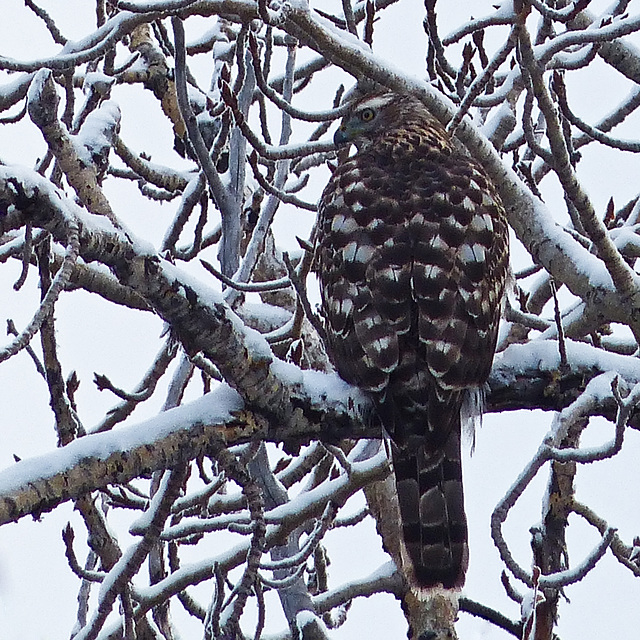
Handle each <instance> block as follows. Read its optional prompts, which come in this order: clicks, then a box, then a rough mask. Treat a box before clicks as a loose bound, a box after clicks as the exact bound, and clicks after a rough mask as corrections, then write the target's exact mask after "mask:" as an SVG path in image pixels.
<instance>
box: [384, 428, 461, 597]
mask: <svg viewBox="0 0 640 640" xmlns="http://www.w3.org/2000/svg"><path fill="white" fill-rule="evenodd" d="M393 464H394V469H395V476H396V486H397V492H398V499H399V502H400V514H401V517H402V531H403V535H404V543H405V547H406V549H407V552H408V555H409V558H410V559H411V562H412V564H413V569H414V574H415V579H416V581H417V583H418V585H420V586H422V587H432V586H435V585H437V584H442V585H443V586H444V587H445V588H448V589H449V588H453V587H460V586H462V585H463V584H464V577H465V572H466V569H467V563H468V548H467V519H466V516H465V512H464V496H463V489H462V464H461V456H460V428H459V426H458V428H453V429H452V430H451V432H450V435H449V438H448V440H447V441H446V443H445V445H444V446H443V447H441V448H438V450H436V451H435V452H434V451H433V450H429V448H428V446H427V445H425V444H420V445H419V446H418V447H416V448H412V449H411V450H409V449H407V448H400V449H396V450H395V451H394V454H393Z"/></svg>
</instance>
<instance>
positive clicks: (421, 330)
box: [316, 93, 508, 587]
mask: <svg viewBox="0 0 640 640" xmlns="http://www.w3.org/2000/svg"><path fill="white" fill-rule="evenodd" d="M335 140H336V142H338V143H341V142H353V143H355V144H356V146H357V152H356V153H355V155H353V156H351V157H350V158H348V159H347V160H345V161H344V162H342V163H341V164H340V165H339V166H338V167H337V169H336V170H335V172H334V174H333V176H332V177H331V179H330V180H329V183H328V184H327V186H326V188H325V190H324V192H323V194H322V198H321V200H320V214H319V215H320V217H319V229H318V232H319V233H318V241H317V249H316V265H317V270H318V276H319V279H320V285H321V294H322V311H323V315H324V318H325V322H326V329H327V336H328V338H327V339H328V345H327V346H328V348H329V351H330V355H331V358H332V360H333V363H334V365H335V366H336V368H337V370H338V372H339V373H340V375H341V376H342V377H343V378H344V379H345V380H346V381H348V382H350V383H352V384H354V385H357V386H358V387H360V388H362V389H364V390H366V391H368V392H369V393H370V394H371V395H372V397H373V399H374V401H375V403H376V407H377V412H378V414H379V416H380V419H381V421H382V423H383V425H384V427H385V429H386V430H387V431H388V433H389V434H390V435H391V437H392V438H393V440H394V442H395V446H394V455H393V461H394V470H395V476H396V484H397V489H398V498H399V502H400V510H401V516H402V525H403V534H404V542H405V546H406V549H407V551H408V555H409V557H410V559H411V562H412V564H413V570H414V575H415V578H416V579H417V582H418V583H419V584H421V585H423V586H431V585H435V584H439V583H440V584H443V585H444V586H445V587H453V586H459V585H461V584H462V583H463V582H464V572H465V570H466V563H467V526H466V517H465V513H464V502H463V492H462V468H461V461H460V429H461V427H460V425H461V418H460V411H461V407H462V405H463V403H464V402H465V399H466V398H467V397H468V396H469V395H470V394H472V393H473V392H474V391H475V390H478V389H480V388H481V387H482V385H483V384H484V382H485V381H486V379H487V376H488V375H489V370H490V368H491V363H492V360H493V355H494V350H495V344H496V335H497V329H498V323H499V318H500V306H501V299H502V295H503V291H504V286H505V278H506V272H507V263H508V233H507V223H506V220H505V216H504V208H503V206H502V204H501V202H500V199H499V197H498V195H497V193H496V190H495V188H494V186H493V185H492V184H491V182H490V180H489V178H488V177H487V175H486V174H485V172H484V170H483V169H482V167H481V166H480V165H479V164H478V163H477V162H476V161H475V160H473V159H472V158H471V157H469V156H468V155H467V154H466V153H465V152H464V151H462V150H460V148H459V147H456V146H455V145H454V144H453V142H452V140H451V138H450V136H449V135H448V133H447V132H446V131H445V130H444V128H443V127H442V125H441V124H440V123H439V122H438V121H437V120H436V119H435V118H434V117H433V116H432V115H431V114H430V113H429V112H428V110H427V109H426V107H425V106H424V105H423V104H422V103H421V102H420V101H419V100H417V99H416V98H414V97H412V96H409V95H397V94H393V93H378V94H375V95H370V96H367V97H365V98H363V99H361V100H360V101H358V102H357V103H356V104H355V105H354V106H353V107H352V109H351V110H350V111H349V113H347V115H346V116H345V117H344V119H343V121H342V124H341V127H340V129H339V130H338V132H337V133H336V136H335Z"/></svg>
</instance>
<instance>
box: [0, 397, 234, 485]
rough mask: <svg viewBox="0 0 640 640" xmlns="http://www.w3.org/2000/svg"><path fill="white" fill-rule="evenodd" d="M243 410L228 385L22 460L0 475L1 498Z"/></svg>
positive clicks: (223, 418)
mask: <svg viewBox="0 0 640 640" xmlns="http://www.w3.org/2000/svg"><path fill="white" fill-rule="evenodd" d="M242 406H243V402H242V399H241V398H240V396H239V395H238V394H237V393H236V392H235V391H233V390H232V389H231V388H230V387H228V386H226V385H220V386H219V387H217V388H216V389H215V390H214V391H212V392H210V393H208V394H207V395H205V396H203V397H201V398H199V399H197V400H194V401H193V402H191V403H189V404H185V405H183V406H181V407H178V408H176V409H171V410H169V411H165V412H164V413H160V414H158V416H156V417H154V418H151V419H150V420H146V421H144V422H141V423H139V424H134V425H131V426H126V427H122V428H120V429H115V430H113V431H108V432H105V433H97V434H92V435H88V436H85V437H83V438H79V439H78V440H75V441H73V442H72V443H70V444H68V445H67V446H66V447H63V448H61V449H56V450H55V451H52V452H50V453H47V454H45V455H42V456H36V457H34V458H29V459H27V460H22V461H21V462H18V463H17V464H15V465H14V466H12V467H8V468H7V469H3V470H2V471H0V495H2V496H10V495H11V494H12V493H14V492H16V491H18V490H19V489H20V488H21V487H25V486H27V485H28V484H29V483H31V482H36V481H38V480H41V479H44V478H48V477H51V476H54V475H56V474H62V473H65V472H66V471H69V470H71V469H73V467H74V466H75V465H77V464H79V463H80V462H82V460H85V459H87V458H97V459H100V460H105V459H106V458H108V457H109V456H110V455H111V454H113V453H116V452H119V451H131V450H132V449H135V448H136V447H140V446H143V445H145V444H148V443H152V442H156V441H157V440H160V439H162V438H164V437H166V436H168V435H169V434H171V433H175V432H177V431H182V430H185V429H187V430H188V429H190V428H192V427H194V426H196V425H198V424H202V423H205V422H206V423H208V424H212V423H224V422H227V421H229V420H232V418H233V416H232V412H234V411H238V410H239V409H241V408H242Z"/></svg>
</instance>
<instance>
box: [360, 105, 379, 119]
mask: <svg viewBox="0 0 640 640" xmlns="http://www.w3.org/2000/svg"><path fill="white" fill-rule="evenodd" d="M375 115H376V112H375V111H374V110H373V109H371V108H370V107H367V108H366V109H363V110H362V111H361V112H360V120H362V122H371V121H372V120H373V119H374V117H375Z"/></svg>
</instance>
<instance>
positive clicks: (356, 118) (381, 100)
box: [333, 93, 398, 149]
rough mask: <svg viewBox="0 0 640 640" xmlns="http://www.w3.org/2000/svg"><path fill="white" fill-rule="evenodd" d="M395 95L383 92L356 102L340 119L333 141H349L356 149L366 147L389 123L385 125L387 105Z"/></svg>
mask: <svg viewBox="0 0 640 640" xmlns="http://www.w3.org/2000/svg"><path fill="white" fill-rule="evenodd" d="M397 97H398V96H396V95H395V94H393V93H383V94H379V95H375V96H369V97H367V98H364V99H363V100H360V101H359V102H356V103H355V104H354V106H353V107H352V108H351V109H350V110H349V111H348V112H347V113H346V115H345V116H344V118H343V119H342V122H341V123H340V127H339V128H338V130H337V131H336V133H335V135H334V136H333V141H334V142H335V143H336V144H338V145H340V144H344V143H347V142H350V143H353V144H355V145H356V147H358V149H362V148H364V147H366V146H367V144H368V143H370V142H371V141H372V140H373V139H375V138H376V137H378V136H379V135H380V134H381V133H382V132H384V131H385V128H386V126H389V125H390V124H391V122H387V124H386V126H385V120H389V108H388V107H389V106H390V105H391V104H392V103H393V100H394V99H396V98H397Z"/></svg>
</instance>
